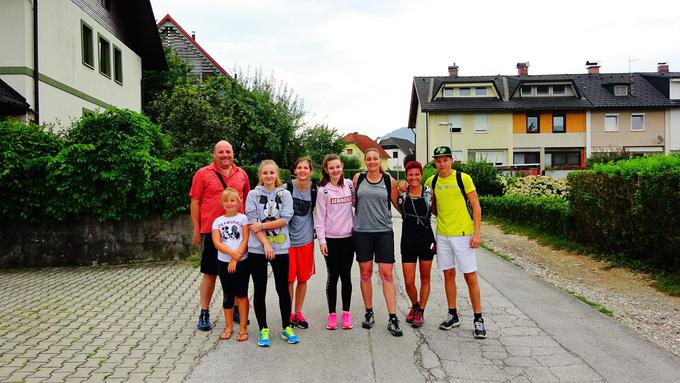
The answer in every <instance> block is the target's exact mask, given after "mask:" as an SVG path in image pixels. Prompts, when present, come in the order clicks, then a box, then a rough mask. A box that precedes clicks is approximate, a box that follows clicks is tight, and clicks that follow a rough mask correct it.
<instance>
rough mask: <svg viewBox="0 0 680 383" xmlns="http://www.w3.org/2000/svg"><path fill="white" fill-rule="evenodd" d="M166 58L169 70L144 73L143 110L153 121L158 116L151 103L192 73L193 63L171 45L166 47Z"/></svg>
mask: <svg viewBox="0 0 680 383" xmlns="http://www.w3.org/2000/svg"><path fill="white" fill-rule="evenodd" d="M165 60H166V61H167V62H168V70H165V71H144V73H142V111H143V112H144V114H146V115H147V116H149V117H150V118H151V119H152V120H153V121H156V117H157V116H156V115H155V114H154V111H153V110H152V108H151V104H152V103H153V102H154V101H155V100H156V99H157V98H158V97H159V96H160V95H161V94H163V93H169V92H172V90H173V89H174V88H175V86H177V85H179V84H183V83H185V82H186V81H187V79H188V76H189V73H191V64H190V63H188V62H186V61H184V60H183V59H182V58H181V57H179V56H178V55H177V53H176V52H175V50H174V49H172V48H170V47H167V48H165Z"/></svg>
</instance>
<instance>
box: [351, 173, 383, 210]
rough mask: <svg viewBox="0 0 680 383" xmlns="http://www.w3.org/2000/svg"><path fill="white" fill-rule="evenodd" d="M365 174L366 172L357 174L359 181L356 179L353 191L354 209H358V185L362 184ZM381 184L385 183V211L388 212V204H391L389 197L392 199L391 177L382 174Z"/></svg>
mask: <svg viewBox="0 0 680 383" xmlns="http://www.w3.org/2000/svg"><path fill="white" fill-rule="evenodd" d="M366 176H367V173H366V172H361V173H359V179H357V188H356V190H355V193H356V194H355V195H356V207H357V208H358V207H359V185H361V183H362V182H364V180H365V179H366ZM383 182H384V183H385V189H386V190H387V210H390V209H391V207H390V204H391V203H392V200H391V197H392V177H390V176H389V175H388V174H386V173H383Z"/></svg>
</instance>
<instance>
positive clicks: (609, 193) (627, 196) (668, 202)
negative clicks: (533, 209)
mask: <svg viewBox="0 0 680 383" xmlns="http://www.w3.org/2000/svg"><path fill="white" fill-rule="evenodd" d="M569 183H570V185H571V195H570V197H569V199H570V200H571V202H572V204H573V206H574V212H575V219H576V222H577V226H578V228H579V236H580V238H581V239H582V241H584V242H585V243H587V244H590V245H592V246H594V247H596V248H598V249H601V250H602V251H604V252H608V253H615V254H622V255H624V256H626V257H628V258H629V259H631V260H635V261H642V262H645V263H647V264H649V265H652V266H654V267H657V268H661V269H665V270H680V254H679V253H678V251H677V249H678V248H679V247H680V232H678V230H677V228H678V227H679V226H680V204H679V203H678V201H680V156H678V155H672V156H652V157H645V158H638V159H633V160H628V161H619V162H616V163H608V164H595V165H594V166H593V169H592V170H588V171H582V172H574V173H572V174H570V175H569Z"/></svg>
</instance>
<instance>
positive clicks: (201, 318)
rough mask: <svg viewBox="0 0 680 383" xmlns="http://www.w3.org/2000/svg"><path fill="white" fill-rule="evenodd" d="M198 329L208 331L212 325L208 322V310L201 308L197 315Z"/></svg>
mask: <svg viewBox="0 0 680 383" xmlns="http://www.w3.org/2000/svg"><path fill="white" fill-rule="evenodd" d="M197 327H198V329H199V330H201V331H210V329H212V325H211V324H210V313H209V312H208V310H201V313H200V314H199V315H198V326H197Z"/></svg>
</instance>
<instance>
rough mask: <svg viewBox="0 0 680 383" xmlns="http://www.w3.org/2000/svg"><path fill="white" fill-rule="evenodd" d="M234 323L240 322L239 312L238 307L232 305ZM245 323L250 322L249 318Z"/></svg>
mask: <svg viewBox="0 0 680 383" xmlns="http://www.w3.org/2000/svg"><path fill="white" fill-rule="evenodd" d="M234 323H241V314H239V312H238V307H234ZM247 324H250V319H248V323H247Z"/></svg>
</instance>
